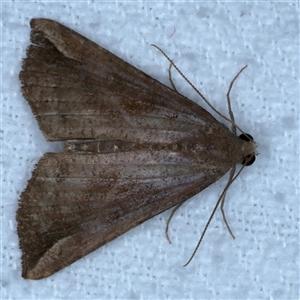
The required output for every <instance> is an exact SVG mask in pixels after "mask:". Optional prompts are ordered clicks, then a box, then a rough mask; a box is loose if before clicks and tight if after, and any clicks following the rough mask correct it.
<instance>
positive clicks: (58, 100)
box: [20, 19, 221, 143]
mask: <svg viewBox="0 0 300 300" xmlns="http://www.w3.org/2000/svg"><path fill="white" fill-rule="evenodd" d="M31 27H32V31H31V41H32V43H33V45H30V46H29V47H28V49H27V58H26V59H24V61H23V67H22V71H21V73H20V80H21V82H22V85H23V86H22V92H23V95H24V97H25V98H26V99H27V100H28V102H29V104H30V106H31V108H32V110H33V112H34V114H35V116H36V118H37V120H38V123H39V126H40V128H41V130H42V132H43V133H44V135H45V137H46V138H47V139H48V140H50V141H58V140H72V139H79V138H80V139H107V138H109V139H124V140H125V139H126V140H131V141H136V142H141V143H143V142H150V143H151V142H155V143H160V142H164V143H168V142H170V143H171V142H173V143H174V142H176V141H178V140H181V139H183V138H189V137H191V136H194V135H195V133H197V132H199V131H204V130H205V126H206V124H207V123H211V122H215V123H216V126H217V127H218V126H221V125H220V123H218V122H217V121H216V120H215V119H214V118H213V117H212V116H211V115H210V114H209V113H208V112H207V111H205V110H204V109H203V108H201V107H200V106H198V105H197V104H195V103H193V102H192V101H190V100H188V99H187V98H185V97H183V96H182V95H180V94H178V93H176V92H174V91H173V90H171V89H169V88H168V87H166V86H164V85H163V84H161V83H159V82H157V81H156V80H155V79H153V78H151V77H149V76H148V75H146V74H145V73H143V72H142V71H140V70H138V69H136V68H135V67H133V66H131V65H129V64H128V63H126V62H125V61H123V60H122V59H120V58H118V57H116V56H115V55H113V54H112V53H110V52H109V51H107V50H105V49H104V48H102V47H100V46H98V45H97V44H95V43H93V42H92V41H90V40H88V39H86V38H85V37H83V36H81V35H80V34H78V33H76V32H74V31H73V30H71V29H69V28H67V27H65V26H63V25H61V24H59V23H57V22H55V21H52V20H47V19H33V20H32V21H31ZM218 124H219V125H218Z"/></svg>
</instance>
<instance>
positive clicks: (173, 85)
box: [169, 63, 178, 93]
mask: <svg viewBox="0 0 300 300" xmlns="http://www.w3.org/2000/svg"><path fill="white" fill-rule="evenodd" d="M172 65H173V64H172V63H170V67H169V80H170V83H171V85H172V88H173V90H174V91H175V92H176V93H178V91H177V89H176V87H175V84H174V81H173V79H172V74H171V68H172Z"/></svg>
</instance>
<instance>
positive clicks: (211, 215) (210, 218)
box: [183, 166, 245, 267]
mask: <svg viewBox="0 0 300 300" xmlns="http://www.w3.org/2000/svg"><path fill="white" fill-rule="evenodd" d="M244 167H245V166H242V167H241V169H240V170H239V171H238V173H237V174H236V175H235V176H234V177H233V175H234V172H235V169H234V168H233V169H234V171H231V172H230V177H229V179H228V182H227V184H226V186H225V188H224V190H223V192H222V194H221V196H220V197H219V199H218V201H217V203H216V205H215V207H214V209H213V211H212V213H211V214H210V216H209V219H208V221H207V222H206V225H205V228H204V230H203V232H202V234H201V237H200V239H199V241H198V243H197V245H196V247H195V249H194V251H193V253H192V255H191V257H190V258H189V260H188V261H187V263H186V264H185V265H183V267H186V266H187V265H188V264H189V263H190V262H191V261H192V259H193V258H194V256H195V254H196V252H197V251H198V249H199V246H200V244H201V242H202V240H203V238H204V235H205V233H206V231H207V228H208V226H209V225H210V222H211V220H212V218H213V216H214V214H215V212H216V210H217V208H218V206H219V204H220V202H221V203H222V202H223V204H221V210H222V205H224V199H225V195H226V192H227V190H228V188H229V187H230V185H231V184H232V183H233V182H234V181H235V180H236V178H237V177H238V176H239V175H240V174H241V172H242V170H243V169H244ZM232 177H233V178H232ZM222 215H223V220H224V222H225V225H226V227H227V229H228V231H229V233H230V235H231V236H232V237H233V238H235V237H234V235H233V234H232V231H231V229H230V227H229V225H228V223H227V220H226V217H225V213H224V210H223V211H222Z"/></svg>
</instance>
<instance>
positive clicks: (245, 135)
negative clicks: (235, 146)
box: [239, 133, 253, 142]
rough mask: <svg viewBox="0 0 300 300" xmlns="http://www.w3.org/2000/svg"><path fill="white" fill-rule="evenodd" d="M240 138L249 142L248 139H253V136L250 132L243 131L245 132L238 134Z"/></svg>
mask: <svg viewBox="0 0 300 300" xmlns="http://www.w3.org/2000/svg"><path fill="white" fill-rule="evenodd" d="M239 138H240V139H242V140H243V141H246V142H250V141H253V137H252V135H251V134H249V133H245V134H241V135H240V136H239Z"/></svg>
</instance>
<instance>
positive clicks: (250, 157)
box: [239, 133, 255, 166]
mask: <svg viewBox="0 0 300 300" xmlns="http://www.w3.org/2000/svg"><path fill="white" fill-rule="evenodd" d="M239 138H240V139H242V140H243V141H246V142H250V141H253V137H252V135H251V134H249V133H245V134H241V135H240V136H239ZM254 162H255V155H253V154H248V155H247V156H246V157H244V159H243V161H242V165H244V166H251V165H252V164H253V163H254Z"/></svg>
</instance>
